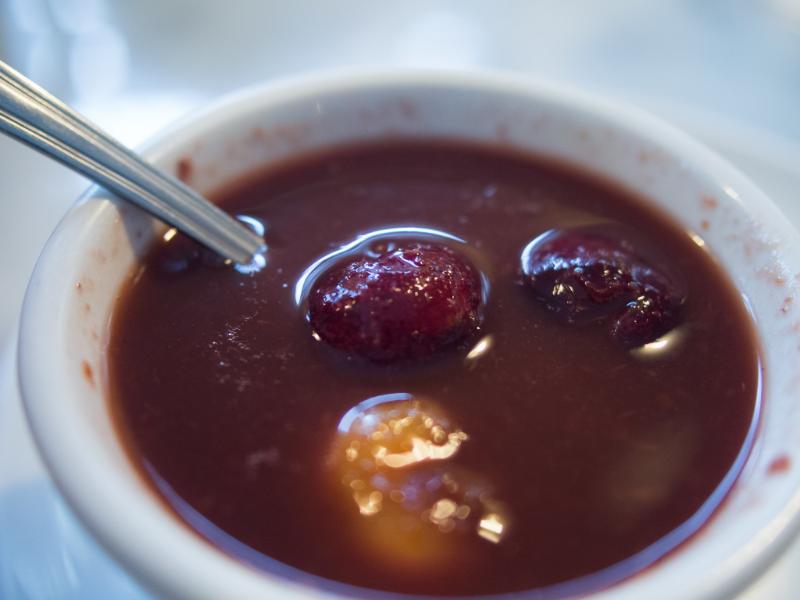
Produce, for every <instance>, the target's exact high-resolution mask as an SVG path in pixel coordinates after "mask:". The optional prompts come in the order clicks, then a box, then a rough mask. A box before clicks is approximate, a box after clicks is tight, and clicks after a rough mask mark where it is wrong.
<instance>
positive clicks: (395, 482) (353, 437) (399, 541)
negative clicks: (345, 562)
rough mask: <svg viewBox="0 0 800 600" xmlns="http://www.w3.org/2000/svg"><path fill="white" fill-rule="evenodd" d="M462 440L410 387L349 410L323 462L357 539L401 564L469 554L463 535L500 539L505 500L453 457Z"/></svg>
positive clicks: (428, 564) (429, 563)
mask: <svg viewBox="0 0 800 600" xmlns="http://www.w3.org/2000/svg"><path fill="white" fill-rule="evenodd" d="M468 440H469V436H468V435H467V434H466V433H465V432H464V431H462V430H461V429H460V428H458V427H457V426H456V425H455V424H454V423H453V422H452V421H451V419H450V418H449V417H448V415H447V414H446V413H445V412H444V411H443V410H442V408H441V407H440V406H439V405H438V404H436V403H435V402H432V401H430V400H426V399H418V398H413V397H411V396H410V395H408V394H388V395H386V396H378V397H376V398H371V399H370V400H367V401H365V402H362V403H361V404H359V405H357V406H356V407H354V408H353V409H351V410H350V411H348V412H347V413H346V414H345V415H344V417H343V418H342V420H341V421H340V424H339V430H338V434H337V437H336V440H335V441H334V444H333V448H332V451H331V455H330V458H329V467H330V469H331V471H332V473H333V475H334V477H335V482H336V484H335V485H337V486H338V487H339V490H340V493H341V494H342V497H343V498H344V499H345V501H346V502H348V503H349V504H351V506H352V508H353V510H352V512H351V514H352V515H353V517H354V523H353V527H352V528H351V530H352V531H353V534H354V536H355V540H356V543H358V544H360V545H362V546H363V547H365V548H366V549H368V550H369V551H370V552H371V553H372V555H373V556H374V558H375V559H376V560H380V561H383V562H385V563H388V564H391V565H393V566H395V567H397V568H400V569H404V568H414V569H417V568H423V567H424V568H445V567H446V566H447V564H448V561H450V560H452V559H453V558H454V557H458V558H459V559H461V560H464V559H467V560H468V559H469V552H470V550H469V547H468V545H465V544H464V541H465V539H466V538H476V539H477V538H480V539H482V540H485V541H486V542H488V543H499V542H500V540H501V539H502V538H503V536H504V535H505V533H506V532H507V531H506V530H507V526H508V516H507V510H506V508H505V506H504V505H503V504H502V503H501V502H498V501H497V500H496V499H495V498H494V493H493V489H492V486H491V484H490V483H489V482H488V481H487V480H486V478H485V477H482V476H480V475H478V474H476V473H474V472H472V471H470V470H468V469H465V468H463V467H461V466H459V465H457V464H455V463H454V462H453V459H454V458H455V457H456V455H457V454H458V451H459V449H460V448H461V446H462V444H464V443H467V442H468Z"/></svg>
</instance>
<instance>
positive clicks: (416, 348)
mask: <svg viewBox="0 0 800 600" xmlns="http://www.w3.org/2000/svg"><path fill="white" fill-rule="evenodd" d="M218 200H219V201H220V203H221V204H222V206H224V207H225V208H226V209H227V210H229V211H230V212H231V213H234V214H237V215H241V216H243V217H244V220H245V221H246V222H247V223H249V224H250V226H252V227H256V228H258V227H263V228H264V230H265V238H266V241H267V244H268V250H267V253H266V266H265V267H264V268H263V269H262V270H261V271H259V272H256V273H246V272H242V271H241V270H239V271H237V270H236V269H234V268H232V267H230V266H227V265H225V264H222V263H221V261H220V260H219V259H217V258H216V257H215V256H214V255H212V254H211V253H209V252H208V251H206V250H201V249H200V248H199V247H197V246H196V245H194V243H192V242H189V241H188V240H186V239H185V238H182V237H181V236H174V237H173V238H172V239H166V238H169V236H165V241H164V242H159V243H158V244H157V245H156V247H155V248H153V250H152V252H151V253H150V254H149V255H148V257H147V259H146V260H145V261H144V262H143V264H142V265H141V266H140V267H137V270H136V272H135V276H134V277H132V280H131V283H130V285H129V287H128V289H127V290H126V291H125V292H124V294H123V295H122V297H121V299H120V301H119V304H118V307H117V310H116V313H115V317H114V322H113V332H112V338H111V344H110V348H109V351H110V364H111V382H112V388H113V390H114V394H113V396H114V399H113V402H114V409H115V411H116V414H117V417H118V421H119V428H120V430H121V432H122V435H123V438H124V439H125V440H126V443H127V444H128V445H129V449H130V453H131V456H132V458H133V460H134V461H135V462H136V463H137V465H139V466H140V467H141V470H142V472H143V473H144V475H145V477H146V478H147V479H148V480H149V481H150V482H151V484H152V486H153V488H154V489H155V490H156V491H157V492H158V494H159V495H160V496H161V498H163V500H164V501H165V502H166V503H167V504H168V505H169V506H171V507H172V509H173V510H174V511H175V513H176V514H177V515H178V516H179V517H180V518H181V519H183V520H184V521H185V522H186V523H187V524H188V525H189V526H190V527H192V528H193V529H194V530H196V531H197V532H198V533H199V534H200V535H202V536H204V537H205V538H206V539H208V541H209V542H210V543H212V544H214V545H216V546H218V547H219V548H221V549H222V550H223V551H225V552H228V553H230V554H232V555H234V556H236V557H238V558H240V559H241V560H243V561H245V562H247V563H249V564H252V565H255V566H257V567H259V568H262V569H265V570H269V571H271V572H275V573H282V574H285V575H286V576H287V577H293V578H310V579H312V580H313V576H320V577H323V578H327V579H330V580H335V581H336V582H343V583H347V584H352V585H355V586H361V587H362V588H372V589H380V590H390V591H395V592H405V593H416V594H439V595H476V594H496V593H502V592H513V591H522V590H532V589H538V588H549V590H550V592H549V593H550V594H552V595H553V596H559V595H563V594H567V593H573V592H576V591H577V592H581V591H586V590H591V589H595V588H599V587H603V586H606V585H609V584H610V583H612V582H614V581H616V580H619V579H621V578H623V577H626V576H629V575H631V574H633V573H635V572H636V571H637V570H640V569H642V568H644V567H645V566H647V565H648V564H651V563H652V562H653V561H655V560H657V559H658V558H659V557H661V556H663V555H664V554H665V553H666V552H668V551H670V550H671V549H673V548H675V547H676V546H677V545H678V544H679V543H681V542H682V541H683V540H685V539H686V538H687V537H689V536H690V535H691V534H692V533H693V532H694V531H696V530H697V529H698V528H699V527H700V526H701V525H702V523H703V522H704V521H705V520H707V519H708V518H709V516H710V515H711V513H712V512H713V510H714V509H715V507H717V506H718V505H719V503H720V502H721V501H722V500H723V498H724V496H725V494H726V493H727V491H728V490H729V489H730V487H731V485H732V484H733V481H734V479H735V477H736V475H737V474H738V472H739V470H740V468H741V466H742V462H743V460H744V458H745V456H746V454H747V452H748V450H749V445H750V442H751V439H752V435H753V430H754V428H755V421H756V415H757V412H758V410H757V407H758V402H759V398H758V394H759V362H758V351H757V344H756V340H755V337H754V333H753V329H752V326H751V322H750V319H749V316H748V314H747V312H746V310H745V307H744V305H743V302H742V300H741V298H740V297H739V295H738V294H737V292H736V290H735V289H734V288H733V286H732V285H731V284H730V282H729V281H728V280H727V279H726V278H725V277H724V275H723V273H721V272H720V269H719V268H718V266H717V265H716V264H715V263H714V262H713V261H712V260H711V259H710V258H709V256H708V255H707V254H706V253H705V252H704V251H703V249H702V248H701V247H700V246H698V245H697V244H696V243H695V242H694V241H693V239H692V237H691V236H690V235H688V234H687V233H686V232H685V231H683V230H681V229H680V228H678V227H677V226H676V225H675V224H673V223H672V222H670V221H668V220H667V219H666V218H664V217H663V216H662V215H661V214H659V213H657V212H656V211H655V210H653V209H652V207H648V206H647V204H646V202H644V201H643V200H641V199H639V198H636V197H633V196H631V195H630V194H629V193H627V192H624V191H622V190H620V189H617V188H615V187H613V186H612V185H609V184H607V183H604V182H602V181H599V180H597V179H594V178H592V177H590V176H588V175H586V174H583V173H580V172H576V171H574V170H570V169H567V168H565V167H561V166H558V165H553V164H550V163H547V162H543V161H542V160H540V159H536V158H531V157H526V156H520V155H516V154H511V153H508V152H504V151H501V150H498V149H491V148H480V147H472V146H468V145H464V144H460V143H455V142H454V143H444V142H437V143H421V142H382V143H380V144H375V145H369V146H360V147H352V148H340V149H335V150H332V151H330V152H327V153H322V154H317V155H313V156H307V157H304V158H302V159H300V160H297V161H295V162H293V163H291V164H286V165H282V166H280V167H276V168H274V169H271V170H269V171H268V172H264V173H260V174H258V175H257V176H254V177H253V178H252V179H250V180H248V181H246V182H244V183H242V184H239V185H236V186H234V187H230V188H229V189H227V190H225V191H224V192H223V193H221V194H219V195H218ZM176 560H179V557H176ZM315 585H329V586H333V587H336V586H338V585H340V583H339V584H337V583H333V582H328V583H323V582H322V580H316V583H315ZM342 589H346V590H348V593H354V594H357V593H358V592H357V590H355V589H354V588H349V587H348V588H342ZM545 595H546V596H547V595H548V594H545ZM536 597H537V598H538V597H540V596H536Z"/></svg>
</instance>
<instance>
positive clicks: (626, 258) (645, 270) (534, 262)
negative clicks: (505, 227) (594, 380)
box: [522, 229, 685, 348]
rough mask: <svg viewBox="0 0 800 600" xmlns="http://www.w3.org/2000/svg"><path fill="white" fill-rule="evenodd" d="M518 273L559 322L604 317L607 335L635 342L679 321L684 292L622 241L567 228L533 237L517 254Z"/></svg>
mask: <svg viewBox="0 0 800 600" xmlns="http://www.w3.org/2000/svg"><path fill="white" fill-rule="evenodd" d="M522 271H523V275H524V277H523V279H524V282H525V283H526V285H528V286H529V287H530V288H531V289H532V290H533V292H534V295H535V296H536V298H537V299H538V300H539V301H540V302H542V303H543V304H544V305H545V306H546V307H547V308H548V309H549V310H550V311H552V312H554V313H555V314H557V315H558V316H559V317H560V318H561V319H562V320H563V321H564V322H566V323H570V324H585V323H589V322H608V323H609V327H610V333H611V336H612V337H613V338H614V339H615V340H616V341H617V342H619V343H620V344H621V345H622V346H624V347H626V348H634V347H637V346H641V345H643V344H646V343H648V342H651V341H653V340H655V339H657V338H658V337H660V336H662V335H664V334H665V333H666V332H668V331H669V330H670V329H672V328H673V327H675V326H676V325H677V324H678V322H679V313H680V308H681V306H682V305H683V303H684V301H685V298H684V294H683V293H682V292H681V291H680V290H679V288H678V286H676V285H675V284H674V283H673V282H672V281H671V280H670V279H669V278H668V277H667V276H666V275H665V274H663V273H661V272H660V271H659V270H658V269H656V268H655V267H654V266H653V265H651V264H650V263H648V262H647V261H646V260H645V259H643V258H641V257H640V256H638V255H637V254H636V253H635V252H634V250H633V248H632V246H631V245H630V244H629V243H627V242H625V241H620V240H617V239H613V238H611V237H608V236H605V235H602V234H600V233H597V232H594V231H586V230H580V229H576V230H566V231H560V232H552V233H548V234H546V235H545V236H542V237H541V238H539V239H537V240H535V241H534V242H532V243H531V245H530V246H529V247H528V248H526V250H525V252H523V255H522Z"/></svg>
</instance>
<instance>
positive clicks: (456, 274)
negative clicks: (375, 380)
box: [308, 242, 481, 362]
mask: <svg viewBox="0 0 800 600" xmlns="http://www.w3.org/2000/svg"><path fill="white" fill-rule="evenodd" d="M308 306H309V308H308V318H309V321H310V323H311V326H312V327H313V329H314V331H315V332H316V333H317V335H318V336H319V337H320V338H321V339H323V340H324V341H326V342H327V343H329V344H330V345H331V346H334V347H335V348H338V349H340V350H343V351H346V352H351V353H354V354H357V355H360V356H362V357H365V358H367V359H369V360H371V361H375V362H390V361H394V360H399V359H410V358H419V357H422V356H427V355H430V354H432V353H434V352H437V351H439V350H442V349H444V348H447V347H451V346H453V345H455V344H457V343H458V342H460V341H462V340H464V339H465V338H467V337H470V336H471V335H472V334H474V333H475V331H476V330H477V329H478V327H479V326H480V320H481V319H480V308H481V278H480V275H479V274H478V271H477V270H476V269H475V268H474V267H473V266H472V265H471V264H470V263H469V262H467V260H466V259H465V258H464V257H462V256H461V255H460V254H458V253H457V252H455V251H454V250H453V249H451V248H448V247H446V246H442V245H439V244H433V243H423V242H406V243H402V244H400V245H398V246H397V247H394V248H391V249H389V250H386V251H385V252H383V253H382V254H380V255H379V256H378V257H376V258H373V257H369V256H361V257H358V258H355V259H353V260H352V261H350V262H348V263H346V264H344V265H341V266H338V267H335V268H333V269H332V270H330V271H328V272H327V273H324V274H323V275H322V276H321V277H320V278H319V279H318V280H317V282H316V283H315V284H314V286H313V287H312V289H311V292H310V295H309V303H308Z"/></svg>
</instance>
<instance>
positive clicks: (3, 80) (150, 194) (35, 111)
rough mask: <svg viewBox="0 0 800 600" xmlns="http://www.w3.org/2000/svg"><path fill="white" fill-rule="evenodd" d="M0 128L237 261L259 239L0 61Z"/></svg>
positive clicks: (248, 257) (246, 259)
mask: <svg viewBox="0 0 800 600" xmlns="http://www.w3.org/2000/svg"><path fill="white" fill-rule="evenodd" d="M0 130H2V131H5V132H6V133H8V134H9V135H11V136H12V137H15V138H17V139H18V140H20V141H22V142H25V143H26V144H28V145H30V146H32V147H34V148H35V149H37V150H39V151H41V152H43V153H45V154H47V155H48V156H50V157H52V158H55V159H56V160H58V161H60V162H62V163H63V164H65V165H66V166H68V167H70V168H71V169H73V170H75V171H78V172H79V173H81V174H83V175H85V176H86V177H88V178H89V179H92V180H93V181H95V182H96V183H99V184H100V185H102V186H103V187H105V188H107V189H109V190H111V191H113V192H114V193H116V194H118V195H119V196H121V197H122V198H124V199H126V200H130V201H132V202H134V203H136V204H137V205H139V206H140V207H141V208H143V209H144V210H146V211H148V212H150V213H151V214H153V215H155V216H156V217H158V218H159V219H161V220H163V221H166V222H167V223H169V224H170V225H172V226H174V227H176V228H177V229H178V230H180V231H182V232H183V233H186V234H187V235H189V236H191V237H193V238H194V239H196V240H197V241H198V242H200V243H202V244H203V245H205V246H208V247H209V248H211V249H213V250H215V251H216V252H218V253H219V254H221V255H222V256H224V257H225V258H228V259H230V260H233V261H234V262H236V263H239V264H247V263H250V262H251V261H252V259H253V257H254V256H255V255H257V254H259V253H261V252H262V251H263V249H264V240H263V239H262V238H261V237H260V236H258V235H257V234H255V233H253V232H252V231H250V230H249V229H248V228H247V227H245V226H244V225H242V224H241V223H240V222H238V221H236V220H235V219H233V218H232V217H230V216H229V215H228V214H226V213H225V212H223V211H222V210H220V209H219V208H217V207H216V206H214V205H213V204H211V203H210V202H209V201H207V200H206V199H205V198H203V197H202V196H200V195H199V194H197V193H196V192H194V191H193V190H192V189H191V188H189V187H188V186H186V185H184V184H183V183H182V182H180V181H178V180H177V179H176V178H174V177H172V176H170V175H168V174H166V173H164V172H163V171H161V170H159V169H156V168H155V167H153V166H151V165H149V164H148V163H146V162H144V160H142V159H141V158H140V157H139V156H138V155H136V154H135V153H134V152H132V151H131V150H129V149H128V148H126V147H125V146H123V145H122V144H121V143H119V142H118V141H116V140H115V139H113V138H112V137H111V136H109V135H108V134H106V133H105V132H103V131H102V130H100V129H99V128H98V127H97V126H95V125H93V124H92V123H90V122H89V121H88V120H87V119H86V118H85V117H83V116H81V115H80V114H78V113H77V112H75V111H74V110H72V109H71V108H69V107H68V106H67V105H65V104H64V103H62V102H61V101H60V100H58V99H57V98H55V97H54V96H52V95H51V94H49V93H48V92H47V91H45V90H44V89H42V88H41V87H39V86H38V85H36V84H35V83H33V82H32V81H30V80H28V79H26V78H25V77H23V76H22V75H20V74H19V73H17V72H16V71H15V70H14V69H12V68H11V67H9V66H8V65H6V64H5V63H3V62H2V61H0Z"/></svg>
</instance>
